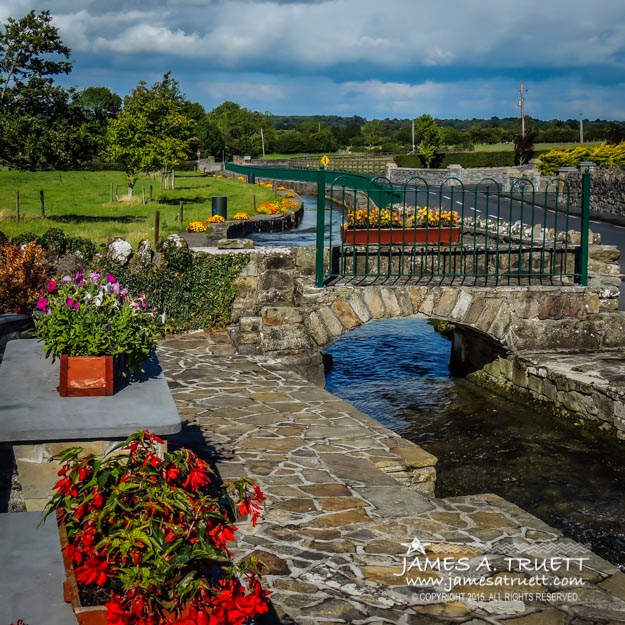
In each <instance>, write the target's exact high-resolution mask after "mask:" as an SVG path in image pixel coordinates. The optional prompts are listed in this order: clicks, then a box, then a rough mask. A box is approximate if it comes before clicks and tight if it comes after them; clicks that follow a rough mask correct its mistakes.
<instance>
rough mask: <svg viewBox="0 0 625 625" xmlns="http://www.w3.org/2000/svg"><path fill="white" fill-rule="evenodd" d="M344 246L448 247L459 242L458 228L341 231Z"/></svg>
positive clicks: (372, 228) (434, 227)
mask: <svg viewBox="0 0 625 625" xmlns="http://www.w3.org/2000/svg"><path fill="white" fill-rule="evenodd" d="M341 238H342V239H343V243H344V244H345V245H406V244H410V245H413V244H424V243H427V244H435V245H439V244H440V245H450V244H452V243H458V241H460V228H459V227H457V226H454V227H451V228H450V227H449V226H442V227H441V228H440V229H439V228H438V226H432V227H430V228H401V227H397V228H377V227H375V226H372V227H371V228H353V227H349V226H348V227H347V228H342V229H341Z"/></svg>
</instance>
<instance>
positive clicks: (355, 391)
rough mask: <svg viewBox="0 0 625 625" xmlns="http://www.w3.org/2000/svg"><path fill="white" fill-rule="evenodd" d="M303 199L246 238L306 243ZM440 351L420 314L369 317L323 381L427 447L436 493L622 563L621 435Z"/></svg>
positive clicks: (336, 347)
mask: <svg viewBox="0 0 625 625" xmlns="http://www.w3.org/2000/svg"><path fill="white" fill-rule="evenodd" d="M304 205H305V212H304V219H303V221H302V224H301V225H300V226H299V227H298V228H296V229H295V230H293V231H291V232H283V233H275V234H270V233H264V234H254V235H252V238H253V239H254V241H255V244H256V245H287V246H292V245H310V246H314V245H315V231H316V199H315V198H311V197H306V198H304ZM328 210H330V207H329V206H328ZM334 210H340V209H334ZM328 221H329V220H328V219H326V222H328ZM332 223H334V224H335V227H338V224H339V223H340V218H338V216H337V217H336V218H334V219H332ZM335 236H336V237H337V238H336V239H335V240H338V230H337V233H336V235H335V233H333V239H334V237H335ZM450 351H451V343H450V341H449V340H448V339H447V338H445V337H444V336H442V335H441V334H439V333H437V332H436V331H435V330H434V328H433V327H432V326H431V325H430V324H429V323H428V321H427V320H425V319H416V318H413V319H393V320H385V321H375V322H371V323H369V324H366V325H364V326H361V327H359V328H357V329H355V330H353V331H351V332H350V333H349V334H347V335H346V336H344V337H343V338H341V339H339V340H338V341H337V342H336V343H334V344H333V345H332V346H331V347H330V348H328V349H327V350H326V352H327V353H328V354H330V355H331V356H332V358H333V362H334V364H333V367H332V368H331V370H330V371H329V372H328V373H327V375H326V386H327V389H328V390H329V391H330V392H332V393H334V394H335V395H338V396H339V397H341V398H343V399H345V400H346V401H348V402H350V403H351V404H353V405H354V406H356V407H357V408H359V409H360V410H362V411H363V412H365V413H367V414H368V415H370V416H371V417H373V418H374V419H376V420H378V421H379V422H380V423H382V424H383V425H385V426H386V427H388V428H389V429H390V430H393V431H394V432H397V433H398V434H399V435H401V436H402V437H404V438H406V439H408V440H411V441H413V442H415V443H417V444H418V445H420V446H421V447H423V448H424V449H426V450H427V451H429V452H430V453H432V454H434V455H435V456H436V457H437V458H438V465H437V482H436V495H437V496H438V497H451V496H458V495H470V494H478V493H496V494H497V495H500V496H501V497H504V498H505V499H508V500H509V501H512V502H513V503H515V504H517V505H519V506H521V507H522V508H524V509H526V510H528V511H529V512H531V513H532V514H534V515H536V516H537V517H539V518H540V519H542V520H543V521H545V522H546V523H548V524H549V525H552V526H553V527H556V528H558V529H559V530H560V531H561V532H562V533H563V534H564V535H565V536H568V537H569V538H572V539H574V540H576V541H578V542H580V543H583V544H587V545H588V546H589V547H590V548H591V549H592V550H593V551H594V552H595V553H597V554H599V555H600V556H602V557H604V558H605V559H606V560H609V561H610V562H612V563H614V564H615V565H617V566H619V568H621V569H622V570H625V455H624V454H623V444H620V447H619V446H617V444H615V443H611V442H609V441H607V440H603V439H601V438H599V437H597V438H595V437H585V436H584V433H583V432H582V431H581V430H579V429H576V428H575V427H574V426H573V425H571V424H570V423H566V422H563V421H559V420H556V419H554V418H553V417H552V416H551V415H550V414H548V413H547V412H540V411H536V410H533V409H530V408H528V407H527V406H526V405H522V404H517V403H513V402H511V401H509V400H506V399H504V398H503V397H501V396H499V395H497V394H495V393H492V392H490V391H488V390H486V389H483V388H480V387H478V386H476V385H474V384H472V383H470V382H468V381H466V380H464V379H461V378H453V377H452V376H451V375H450V373H449V357H450Z"/></svg>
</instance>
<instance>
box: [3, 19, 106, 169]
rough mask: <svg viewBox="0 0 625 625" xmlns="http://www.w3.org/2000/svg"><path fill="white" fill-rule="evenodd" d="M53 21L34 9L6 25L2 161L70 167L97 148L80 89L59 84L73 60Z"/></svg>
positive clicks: (20, 166)
mask: <svg viewBox="0 0 625 625" xmlns="http://www.w3.org/2000/svg"><path fill="white" fill-rule="evenodd" d="M51 22H52V18H51V16H50V13H49V11H42V12H41V13H39V14H37V13H35V11H30V12H29V13H28V14H27V15H25V16H24V17H23V18H21V19H19V20H15V19H13V18H9V19H8V21H7V23H6V24H4V25H3V28H2V29H0V161H4V162H5V163H7V164H8V165H9V166H11V167H14V168H17V169H27V170H36V169H48V168H52V167H57V168H59V169H64V168H68V167H72V166H77V165H79V164H81V163H83V162H85V160H88V159H89V158H92V157H93V155H94V153H95V152H94V149H95V148H94V145H95V144H94V138H93V137H92V135H91V133H90V132H89V130H88V129H87V128H86V126H85V118H84V116H83V113H82V110H81V109H80V107H78V106H77V105H76V104H75V103H74V96H75V92H74V91H73V90H69V91H66V90H65V89H63V88H62V87H59V86H57V85H55V84H54V77H55V76H57V75H59V74H69V72H70V71H71V67H72V65H71V63H70V62H69V60H64V59H69V53H70V50H69V48H68V47H67V46H65V45H64V44H63V42H62V41H61V39H60V37H59V34H58V30H57V29H56V28H55V27H54V26H52V23H51ZM59 59H60V60H59Z"/></svg>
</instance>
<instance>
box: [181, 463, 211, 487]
mask: <svg viewBox="0 0 625 625" xmlns="http://www.w3.org/2000/svg"><path fill="white" fill-rule="evenodd" d="M210 482H211V480H210V477H208V474H207V473H206V470H204V469H198V468H196V467H191V469H190V471H189V475H187V478H186V479H185V481H184V483H183V484H182V485H183V487H184V488H188V489H189V490H199V489H200V488H202V487H203V486H206V485H208V484H210Z"/></svg>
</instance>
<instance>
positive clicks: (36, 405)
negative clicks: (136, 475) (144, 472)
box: [0, 339, 181, 625]
mask: <svg viewBox="0 0 625 625" xmlns="http://www.w3.org/2000/svg"><path fill="white" fill-rule="evenodd" d="M58 384H59V362H58V360H57V361H56V362H55V363H52V362H51V361H50V360H49V359H46V358H44V357H43V352H42V346H41V343H39V342H38V341H37V340H35V339H21V340H14V341H10V342H9V343H8V344H7V346H6V351H5V353H4V358H3V360H2V364H1V365H0V442H5V443H11V444H12V445H13V450H14V453H15V459H16V462H17V470H18V474H19V480H20V484H21V485H22V490H23V493H24V500H25V502H26V509H27V510H29V511H36V510H42V509H43V506H44V505H45V504H46V502H47V500H48V498H49V497H50V495H51V494H52V491H51V487H52V486H53V485H54V483H55V482H56V481H57V480H58V476H57V471H58V468H59V467H58V464H57V463H56V462H52V461H51V458H52V456H54V455H55V454H58V453H59V452H60V451H62V450H63V449H66V448H67V447H72V446H80V447H83V448H84V449H85V451H87V452H91V453H94V454H96V455H102V454H104V453H106V452H107V451H108V449H110V448H111V447H112V446H113V445H115V444H116V443H117V442H119V441H120V440H124V439H125V438H126V437H127V436H128V435H130V434H132V433H134V432H136V431H137V430H150V431H151V432H152V433H154V434H158V435H159V436H167V435H169V434H175V433H177V432H179V431H180V429H181V421H180V415H179V414H178V410H177V409H176V404H175V403H174V400H173V398H172V396H171V393H170V392H169V387H168V386H167V380H166V379H165V376H164V374H163V371H162V369H161V367H160V365H159V363H158V360H157V359H156V357H155V358H154V359H153V360H151V361H150V362H149V363H148V364H147V366H146V374H145V375H144V376H142V377H141V378H140V379H139V380H137V381H133V382H131V383H130V384H128V385H127V386H125V387H124V388H122V389H120V390H119V391H118V392H116V393H115V395H112V396H109V397H61V396H60V395H59V394H58V391H57V386H58ZM0 625H4V623H0ZM8 625H10V623H9V624H8ZM29 625H30V624H29Z"/></svg>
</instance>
